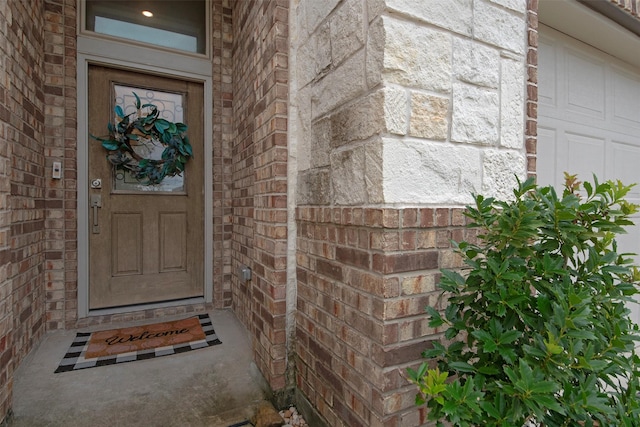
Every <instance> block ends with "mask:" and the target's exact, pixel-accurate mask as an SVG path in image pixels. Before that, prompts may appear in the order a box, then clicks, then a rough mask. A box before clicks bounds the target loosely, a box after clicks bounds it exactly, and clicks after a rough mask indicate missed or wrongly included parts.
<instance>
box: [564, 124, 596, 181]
mask: <svg viewBox="0 0 640 427" xmlns="http://www.w3.org/2000/svg"><path fill="white" fill-rule="evenodd" d="M564 138H565V140H566V146H567V151H568V153H567V162H566V163H565V168H564V170H565V171H567V172H569V173H570V174H572V175H573V174H577V175H578V178H579V179H580V180H591V179H592V178H591V177H592V176H593V174H595V175H596V176H599V177H603V176H604V174H605V167H604V166H605V158H606V157H605V154H606V151H605V147H606V140H605V139H604V138H596V137H592V136H589V135H588V134H579V133H572V132H566V133H565V134H564ZM560 143H561V144H562V142H560ZM576 153H580V155H576Z"/></svg>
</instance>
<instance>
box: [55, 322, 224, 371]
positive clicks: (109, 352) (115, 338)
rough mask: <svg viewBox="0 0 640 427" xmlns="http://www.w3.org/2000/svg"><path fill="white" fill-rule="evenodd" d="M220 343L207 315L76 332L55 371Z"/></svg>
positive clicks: (132, 359)
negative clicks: (106, 329)
mask: <svg viewBox="0 0 640 427" xmlns="http://www.w3.org/2000/svg"><path fill="white" fill-rule="evenodd" d="M216 344H222V342H221V341H220V340H219V339H218V336H217V335H216V332H215V331H214V329H213V325H212V324H211V319H210V318H209V315H208V314H200V315H198V316H197V317H190V318H188V319H182V320H175V321H172V322H163V323H154V324H151V325H144V326H133V327H129V328H121V329H111V330H108V331H98V332H78V333H77V334H76V337H75V339H74V340H73V342H72V343H71V346H70V347H69V351H67V354H66V355H65V356H64V358H63V359H62V361H61V362H60V365H59V366H58V369H56V370H55V373H58V372H68V371H75V370H78V369H84V368H93V367H94V366H105V365H114V364H116V363H123V362H133V361H135V360H145V359H152V358H154V357H159V356H168V355H170V354H176V353H184V352H187V351H191V350H195V349H198V348H203V347H209V346H212V345H216Z"/></svg>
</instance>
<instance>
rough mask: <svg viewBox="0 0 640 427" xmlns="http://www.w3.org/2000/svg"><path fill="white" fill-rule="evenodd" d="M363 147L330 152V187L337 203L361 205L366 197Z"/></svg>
mask: <svg viewBox="0 0 640 427" xmlns="http://www.w3.org/2000/svg"><path fill="white" fill-rule="evenodd" d="M365 164H366V156H365V150H364V147H362V146H360V147H356V148H354V149H348V150H339V151H334V152H333V153H331V187H332V189H333V197H334V200H333V202H334V203H335V204H337V205H362V204H364V203H366V201H367V200H366V199H367V196H366V195H367V185H366V181H365Z"/></svg>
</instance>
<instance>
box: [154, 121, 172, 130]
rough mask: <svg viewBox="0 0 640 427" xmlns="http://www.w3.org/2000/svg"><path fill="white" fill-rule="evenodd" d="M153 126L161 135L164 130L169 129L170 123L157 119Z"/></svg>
mask: <svg viewBox="0 0 640 427" xmlns="http://www.w3.org/2000/svg"><path fill="white" fill-rule="evenodd" d="M153 126H154V127H155V128H156V129H157V131H158V132H160V133H163V132H164V131H165V130H167V129H169V127H170V126H171V123H169V122H168V121H167V120H165V119H157V120H156V121H155V122H154V123H153Z"/></svg>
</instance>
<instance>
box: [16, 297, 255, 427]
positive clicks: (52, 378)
mask: <svg viewBox="0 0 640 427" xmlns="http://www.w3.org/2000/svg"><path fill="white" fill-rule="evenodd" d="M209 316H210V317H211V320H212V322H213V327H214V329H215V331H216V333H217V335H218V337H219V338H220V340H221V341H222V344H221V345H215V346H212V347H208V348H202V349H198V350H193V351H190V352H187V353H182V354H176V355H171V356H163V357H158V358H154V359H149V360H140V361H136V362H128V363H120V364H117V365H110V366H101V367H95V368H89V369H81V370H78V371H72V372H63V373H57V374H54V373H53V372H54V370H55V369H56V368H57V367H58V364H59V363H60V361H61V360H62V357H63V356H64V355H65V353H66V352H67V350H68V348H69V345H70V343H71V342H72V340H73V338H74V337H75V333H76V332H77V331H76V330H70V331H53V332H49V333H48V334H47V335H45V337H44V339H43V340H42V342H41V343H40V345H39V346H38V347H37V348H36V349H35V350H34V351H32V353H31V354H30V355H29V356H28V357H27V358H26V360H25V361H24V362H23V363H22V365H21V366H20V367H19V369H18V370H17V371H16V373H15V376H14V390H13V419H12V421H11V422H10V423H9V426H11V427H40V426H65V427H85V426H87V427H88V426H91V427H101V426H110V427H116V426H118V427H119V426H122V427H124V426H195V427H198V426H215V427H218V426H219V427H228V426H231V425H235V424H240V423H242V422H243V421H246V420H248V419H250V418H251V416H252V415H253V412H254V408H255V406H256V405H257V404H258V403H259V402H260V401H262V400H264V399H265V397H266V388H267V387H266V384H265V382H264V379H263V378H262V376H261V375H260V374H259V372H258V371H257V368H256V367H255V365H254V364H253V362H252V358H251V347H250V341H249V338H248V334H247V331H246V330H245V329H244V327H243V326H242V324H241V323H240V322H239V321H238V320H237V318H236V317H235V315H234V314H233V312H231V311H228V310H221V311H212V312H209ZM184 317H188V316H186V315H183V316H180V317H176V318H184ZM172 319H173V318H168V319H166V320H172ZM162 320H165V319H162ZM143 323H154V321H146V322H132V323H127V324H110V325H101V326H99V327H93V328H87V329H86V330H90V331H93V330H100V329H111V328H115V327H125V326H132V325H135V324H143ZM83 331H85V329H83Z"/></svg>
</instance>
